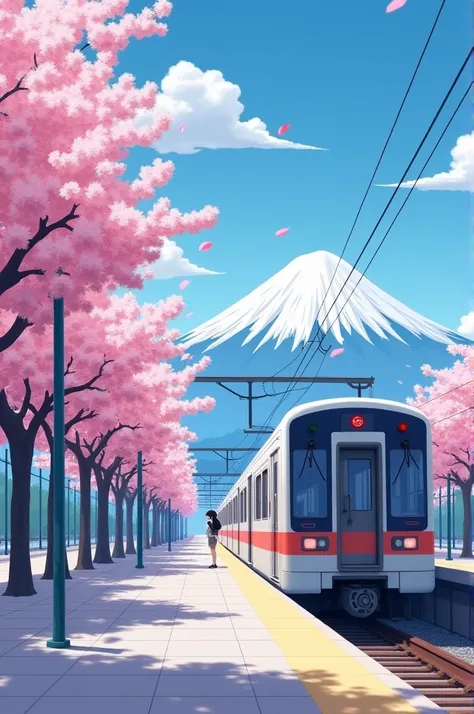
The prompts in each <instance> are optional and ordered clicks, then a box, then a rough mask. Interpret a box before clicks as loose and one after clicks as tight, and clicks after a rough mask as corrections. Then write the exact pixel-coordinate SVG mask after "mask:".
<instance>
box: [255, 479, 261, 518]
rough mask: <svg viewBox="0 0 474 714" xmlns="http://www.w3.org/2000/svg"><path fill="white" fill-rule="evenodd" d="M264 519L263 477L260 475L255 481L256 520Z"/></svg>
mask: <svg viewBox="0 0 474 714" xmlns="http://www.w3.org/2000/svg"><path fill="white" fill-rule="evenodd" d="M261 517H262V475H261V474H259V475H258V476H257V478H256V479H255V520H256V521H259V520H260V519H261Z"/></svg>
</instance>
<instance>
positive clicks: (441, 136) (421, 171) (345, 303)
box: [291, 50, 474, 408]
mask: <svg viewBox="0 0 474 714" xmlns="http://www.w3.org/2000/svg"><path fill="white" fill-rule="evenodd" d="M471 52H472V50H471ZM473 84H474V82H471V83H470V85H469V86H468V88H467V90H466V91H465V92H464V94H463V96H462V98H461V100H460V101H459V103H458V105H457V106H456V108H455V110H454V112H453V113H452V114H451V117H450V118H449V121H448V123H447V124H446V126H445V128H444V129H443V131H442V133H441V135H440V137H439V139H438V141H437V142H436V144H435V145H434V147H433V149H432V150H431V153H430V155H429V156H428V158H427V160H426V161H425V163H424V164H423V166H422V167H421V169H420V172H419V174H418V176H417V178H416V180H415V181H414V182H413V186H412V187H411V188H410V191H409V192H408V195H407V197H406V198H405V200H404V201H403V203H402V205H401V206H400V208H399V209H398V211H397V213H396V215H395V217H394V219H393V220H392V222H391V224H390V225H389V227H388V228H387V230H386V232H385V234H384V236H383V237H382V240H381V241H380V243H379V245H378V247H377V250H376V251H375V253H374V254H373V256H372V258H371V259H370V261H369V263H368V264H367V265H366V267H365V269H364V271H363V273H361V275H360V277H359V279H358V281H357V283H356V284H355V285H354V287H353V288H352V290H351V292H350V293H349V295H348V297H347V299H346V300H345V302H344V304H343V305H342V307H341V308H340V310H339V311H338V313H337V315H336V317H335V318H334V320H333V321H332V323H331V324H330V326H329V327H328V330H327V333H326V334H328V333H329V332H330V331H331V329H332V327H333V325H334V324H335V323H336V322H337V320H338V319H339V315H340V314H341V313H342V311H343V310H344V308H345V306H346V305H347V303H348V302H349V300H350V299H351V297H352V295H353V294H354V292H355V291H356V290H357V288H358V286H359V284H360V282H361V280H362V278H363V277H364V276H365V274H366V272H367V271H368V269H369V268H370V266H371V265H372V263H373V261H374V259H375V257H376V255H377V253H378V252H379V250H380V248H381V247H382V245H383V244H384V243H385V239H386V238H387V236H388V234H389V233H390V231H391V230H392V228H393V226H394V225H395V223H396V221H397V219H398V217H399V215H400V214H401V212H402V211H403V209H404V207H405V205H406V203H407V201H408V200H409V199H410V196H411V195H412V193H413V191H414V190H415V188H416V185H417V183H418V181H419V180H420V178H421V174H422V173H423V172H424V170H425V169H426V167H427V165H428V164H429V162H430V161H431V158H432V157H433V154H434V153H435V151H436V149H437V148H438V146H439V144H440V142H441V141H442V139H443V137H444V135H445V134H446V132H447V130H448V129H449V127H450V125H451V123H452V121H453V119H454V117H455V116H456V114H457V113H458V111H459V109H460V107H461V106H462V104H463V102H464V100H465V99H466V97H467V95H468V94H469V92H470V90H471V88H472V86H473ZM343 287H344V286H343ZM338 297H339V296H338ZM336 300H337V298H336ZM326 317H327V316H326ZM325 319H326V318H325ZM315 355H316V352H315V353H314V354H313V356H312V357H311V359H310V360H309V362H308V364H307V365H306V367H305V368H304V369H303V372H302V374H304V372H305V371H306V370H307V369H308V367H309V365H310V364H311V362H312V360H313V359H314V357H315ZM325 357H326V355H325V356H324V358H323V360H322V362H321V364H320V366H319V369H318V371H317V372H316V375H315V376H317V375H318V374H319V370H320V369H321V367H322V365H323V363H324V359H325ZM300 376H301V375H300ZM309 386H311V385H309ZM307 392H308V387H306V389H305V392H304V393H303V394H302V395H301V396H300V397H299V398H298V399H297V401H296V402H295V404H293V406H296V404H298V402H299V401H300V399H302V398H303V397H304V395H305V394H306V393H307ZM424 403H426V402H424ZM291 408H293V407H291Z"/></svg>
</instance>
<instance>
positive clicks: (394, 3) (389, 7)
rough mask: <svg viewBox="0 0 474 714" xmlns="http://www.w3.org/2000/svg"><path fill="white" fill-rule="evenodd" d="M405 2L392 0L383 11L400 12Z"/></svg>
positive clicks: (403, 0) (404, 0)
mask: <svg viewBox="0 0 474 714" xmlns="http://www.w3.org/2000/svg"><path fill="white" fill-rule="evenodd" d="M406 1H407V0H392V2H391V3H389V4H388V5H387V7H386V9H385V12H395V10H400V8H401V7H403V6H404V5H405V4H406Z"/></svg>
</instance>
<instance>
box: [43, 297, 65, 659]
mask: <svg viewBox="0 0 474 714" xmlns="http://www.w3.org/2000/svg"><path fill="white" fill-rule="evenodd" d="M53 363H54V367H53V389H54V401H53V420H54V421H53V433H54V449H53V453H54V456H53V464H54V472H53V478H54V501H53V524H54V530H53V533H54V537H53V636H52V638H51V639H50V640H48V641H47V643H46V646H47V647H53V648H55V649H66V648H67V647H69V646H70V644H71V643H70V641H69V640H67V639H66V578H65V571H66V560H65V558H66V550H65V548H66V543H65V541H66V538H65V536H66V529H65V522H64V511H65V508H64V506H65V503H64V488H65V478H66V475H65V471H66V467H65V441H64V440H65V434H64V299H63V298H54V299H53Z"/></svg>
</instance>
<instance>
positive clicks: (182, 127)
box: [179, 124, 186, 133]
mask: <svg viewBox="0 0 474 714" xmlns="http://www.w3.org/2000/svg"><path fill="white" fill-rule="evenodd" d="M185 129H186V124H181V126H180V127H179V130H180V132H181V133H183V131H184V130H185Z"/></svg>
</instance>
